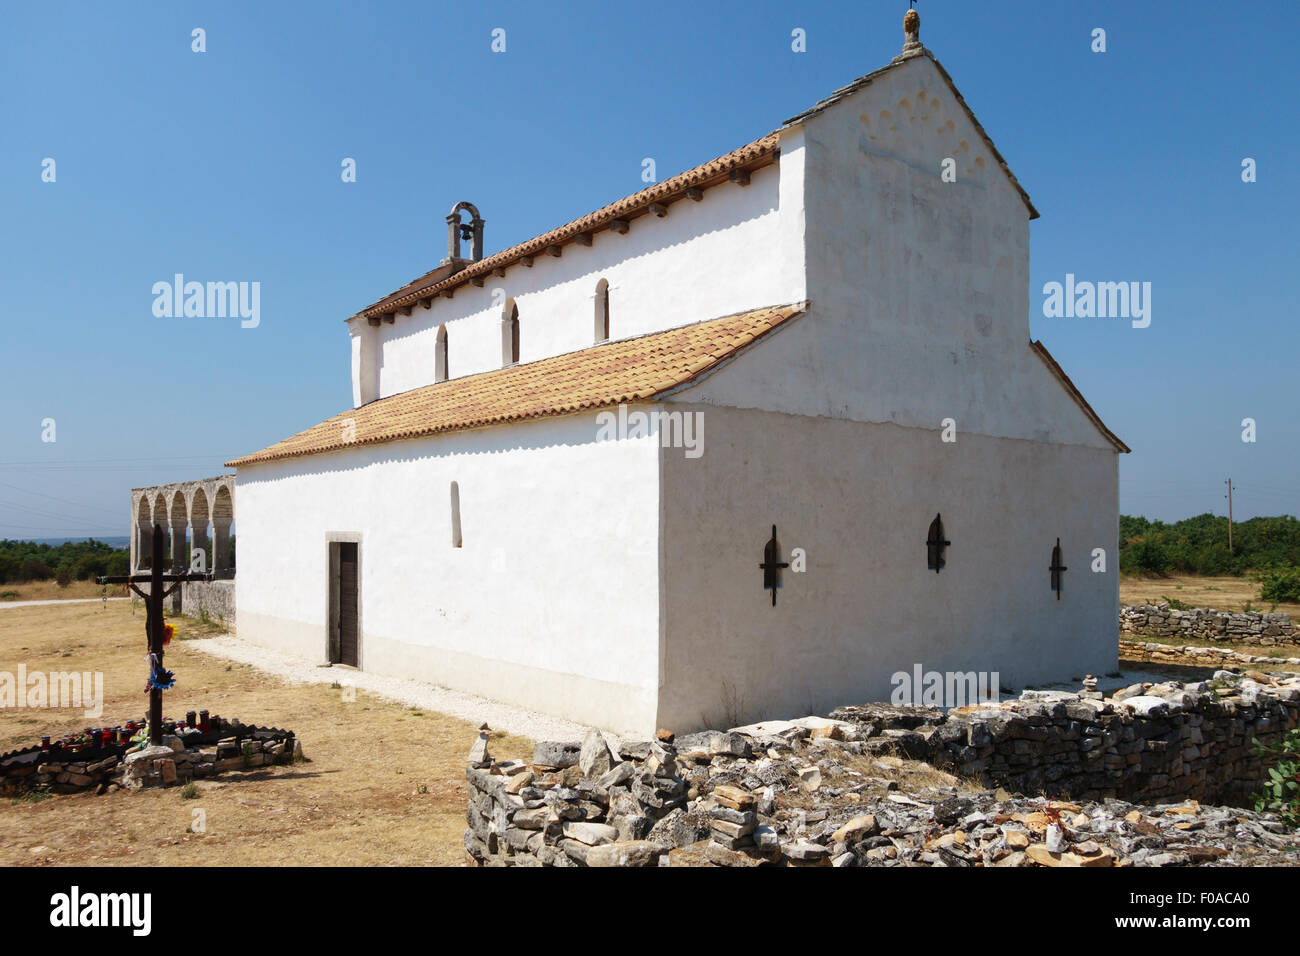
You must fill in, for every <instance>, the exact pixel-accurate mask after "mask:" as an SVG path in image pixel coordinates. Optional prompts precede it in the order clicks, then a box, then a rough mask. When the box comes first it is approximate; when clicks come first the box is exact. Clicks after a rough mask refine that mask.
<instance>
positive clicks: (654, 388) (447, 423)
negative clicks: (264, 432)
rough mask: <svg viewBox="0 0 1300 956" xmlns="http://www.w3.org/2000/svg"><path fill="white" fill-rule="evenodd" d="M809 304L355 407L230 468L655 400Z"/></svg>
mask: <svg viewBox="0 0 1300 956" xmlns="http://www.w3.org/2000/svg"><path fill="white" fill-rule="evenodd" d="M807 306H808V303H806V302H802V303H796V304H792V305H785V306H768V307H766V308H762V309H756V310H753V311H750V312H741V313H738V314H736V315H729V316H726V317H724V318H720V319H710V320H709V321H707V322H698V323H696V324H694V325H685V326H681V327H679V328H675V329H668V330H667V331H664V332H653V333H651V334H649V335H642V336H638V337H637V338H632V339H622V340H619V341H615V342H605V343H602V344H600V345H595V346H592V347H591V348H587V349H582V350H581V351H578V352H569V353H567V354H565V355H556V356H552V357H550V358H544V359H539V360H538V361H536V362H528V363H527V364H524V365H512V366H510V367H508V368H503V369H497V370H495V371H491V372H482V373H480V374H478V375H467V376H465V377H463V378H454V379H449V380H448V381H445V382H439V383H437V384H436V385H426V386H424V387H423V388H417V389H412V390H411V391H409V392H402V393H401V394H398V395H390V396H388V397H387V398H381V399H379V400H377V401H374V402H371V403H369V404H368V405H363V406H361V407H360V408H351V409H348V410H347V411H346V412H342V413H340V414H338V415H335V416H334V417H333V418H330V419H327V420H326V421H323V422H321V423H320V424H319V425H315V426H313V427H311V428H309V429H307V430H306V431H304V432H299V433H298V434H297V435H294V436H292V437H290V438H286V439H285V440H284V441H280V442H276V443H275V444H274V445H270V446H268V447H266V448H263V449H262V450H261V451H259V452H254V453H253V454H251V455H245V456H244V457H243V458H236V459H235V460H234V461H228V462H226V466H227V467H233V468H239V467H242V466H244V465H252V464H256V463H258V462H266V461H276V460H278V459H282V458H297V457H301V456H303V455H316V454H320V453H322V452H328V451H337V450H340V449H343V448H352V447H355V446H357V445H374V444H379V443H381V442H392V441H403V440H406V439H411V438H423V437H425V436H427V435H437V434H440V433H442V432H451V431H459V430H462V429H468V428H481V427H484V426H487V425H500V424H504V423H506V422H517V421H524V420H526V419H533V418H546V417H550V416H555V415H566V414H570V413H572V412H578V411H583V410H587V409H594V408H601V407H604V406H609V405H618V404H619V403H622V402H640V401H649V400H652V399H654V398H655V397H656V396H658V395H661V394H662V393H664V392H667V391H669V390H671V389H674V388H677V387H679V386H681V385H684V384H686V383H687V382H690V381H691V380H693V379H695V378H696V377H698V376H700V375H702V374H704V373H705V372H707V371H709V370H710V369H713V368H715V367H717V366H718V365H719V364H721V363H722V362H725V361H726V360H728V359H730V358H731V357H732V356H734V355H736V354H737V353H738V352H740V351H741V350H742V349H744V348H745V347H746V346H747V345H749V344H751V343H752V342H754V341H756V340H757V339H760V338H762V337H763V336H764V335H766V334H767V333H769V332H771V331H772V330H773V329H775V328H776V327H777V326H779V325H781V323H783V322H786V321H788V320H789V319H790V318H792V317H793V316H795V315H797V314H799V313H800V312H803V311H804V310H805V309H806V308H807Z"/></svg>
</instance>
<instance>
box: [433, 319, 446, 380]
mask: <svg viewBox="0 0 1300 956" xmlns="http://www.w3.org/2000/svg"><path fill="white" fill-rule="evenodd" d="M447 378H448V374H447V326H445V325H440V326H438V338H437V342H436V344H435V346H434V359H433V380H434V381H435V382H445V381H447Z"/></svg>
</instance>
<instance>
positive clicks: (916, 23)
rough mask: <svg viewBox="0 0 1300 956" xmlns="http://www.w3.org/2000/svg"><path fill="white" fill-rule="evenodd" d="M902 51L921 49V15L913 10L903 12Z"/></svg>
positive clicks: (909, 51) (910, 51) (908, 51)
mask: <svg viewBox="0 0 1300 956" xmlns="http://www.w3.org/2000/svg"><path fill="white" fill-rule="evenodd" d="M903 36H904V42H903V52H904V53H912V52H914V51H918V50H920V49H921V15H920V14H919V13H917V12H916V11H915V10H908V11H907V13H905V14H903Z"/></svg>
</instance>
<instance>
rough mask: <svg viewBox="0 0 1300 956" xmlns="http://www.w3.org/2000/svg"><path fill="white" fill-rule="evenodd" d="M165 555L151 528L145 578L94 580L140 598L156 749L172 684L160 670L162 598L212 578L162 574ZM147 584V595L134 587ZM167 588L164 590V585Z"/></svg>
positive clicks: (164, 633)
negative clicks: (188, 584) (185, 585)
mask: <svg viewBox="0 0 1300 956" xmlns="http://www.w3.org/2000/svg"><path fill="white" fill-rule="evenodd" d="M164 560H165V551H164V547H163V529H162V525H161V524H155V525H154V526H153V561H152V563H151V566H150V568H149V573H148V574H116V575H109V576H104V577H100V578H96V581H97V583H99V584H129V585H130V586H131V590H132V591H134V592H135V593H136V594H138V595H140V596H141V597H142V598H144V606H145V625H144V626H145V630H146V632H147V633H148V635H149V682H148V684H147V685H146V687H145V689H146V690H147V691H148V692H149V744H150V746H157V745H159V744H161V743H162V732H163V726H162V724H163V710H162V692H163V691H164V690H168V689H170V688H171V687H172V685H173V684H175V682H176V681H175V677H174V676H173V675H172V672H171V671H168V670H164V669H163V666H162V663H163V646H164V645H166V644H167V643H169V641H170V639H171V633H170V632H171V625H170V624H165V623H164V622H163V598H165V597H167V595H169V594H171V593H172V592H173V591H175V590H176V589H177V588H178V587H180V586H181V582H182V581H211V580H212V578H213V575H212V574H210V573H208V574H204V573H196V572H192V571H186V572H179V573H166V572H164V571H163V561H164ZM145 581H148V582H149V592H148V593H147V594H146V593H145V592H144V591H142V590H140V588H139V587H137V584H143V583H144V582H145ZM167 584H170V585H171V587H168V588H165V589H164V585H167Z"/></svg>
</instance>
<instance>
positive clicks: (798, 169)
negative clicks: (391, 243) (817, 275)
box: [353, 130, 804, 404]
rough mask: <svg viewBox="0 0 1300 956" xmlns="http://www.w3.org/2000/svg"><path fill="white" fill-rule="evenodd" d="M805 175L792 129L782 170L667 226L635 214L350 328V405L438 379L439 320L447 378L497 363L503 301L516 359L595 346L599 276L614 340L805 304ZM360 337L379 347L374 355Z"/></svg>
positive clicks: (683, 207) (686, 205) (713, 192)
mask: <svg viewBox="0 0 1300 956" xmlns="http://www.w3.org/2000/svg"><path fill="white" fill-rule="evenodd" d="M802 169H803V151H802V133H801V132H800V131H798V130H793V131H791V132H790V133H788V134H787V135H786V136H785V137H784V138H783V140H782V144H781V156H780V160H779V165H778V164H774V165H771V166H767V167H765V168H763V169H760V170H757V171H756V172H754V174H753V176H752V178H751V182H750V185H748V186H744V187H742V186H737V185H734V184H730V183H727V184H722V185H718V186H714V187H712V188H710V189H706V190H705V191H704V198H703V200H701V201H700V202H694V201H691V200H685V199H684V200H680V201H677V202H674V203H672V204H671V205H670V206H669V207H668V208H669V212H668V215H667V216H665V217H664V218H662V219H659V218H656V217H654V216H648V215H647V216H641V217H638V218H637V219H635V220H634V221H633V223H632V227H631V229H630V230H629V232H628V233H627V234H626V235H619V234H618V233H614V232H610V231H608V230H601V231H597V232H596V233H595V235H594V238H593V241H592V244H591V246H589V247H587V246H581V245H578V244H576V243H570V244H568V245H565V246H564V253H563V255H562V256H560V257H559V258H553V257H550V256H545V255H540V256H537V257H536V259H535V260H534V264H533V266H532V267H531V268H528V267H525V266H524V265H522V264H518V265H513V266H511V267H509V269H508V270H507V272H506V275H505V276H504V277H497V276H488V277H486V280H485V283H484V285H483V286H482V287H481V288H478V287H475V286H472V285H465V286H462V287H460V288H458V289H457V290H456V294H455V296H454V297H453V298H451V299H448V298H446V297H440V298H437V299H434V300H433V302H432V303H431V305H430V306H429V307H428V308H419V307H417V308H416V309H414V310H413V311H412V313H411V315H409V316H403V315H401V314H400V313H399V314H398V315H397V317H396V319H395V321H394V322H393V323H391V324H388V323H384V324H381V325H380V326H378V327H370V326H368V325H366V324H365V323H364V322H362V323H360V326H358V327H356V328H354V330H353V340H354V343H357V344H354V348H353V391H354V401H355V402H357V403H358V404H360V403H362V402H364V401H369V400H372V399H373V398H374V397H381V398H382V397H385V396H388V395H393V394H396V393H398V392H404V391H408V390H410V389H413V388H418V387H420V386H423V385H428V384H431V383H432V382H433V381H434V356H435V339H436V335H437V330H438V328H439V326H441V325H443V324H445V325H446V326H447V341H448V353H449V374H450V376H451V377H452V378H456V377H459V376H462V375H470V374H474V373H477V372H485V371H489V370H491V369H496V368H500V367H501V319H502V312H503V304H504V303H505V301H506V300H508V299H514V301H515V304H516V305H517V306H518V308H519V324H520V336H519V338H520V361H521V362H530V361H534V360H536V359H539V358H544V357H546V356H551V355H559V354H563V353H565V352H571V351H574V350H577V349H582V348H587V347H588V346H590V345H592V344H593V342H594V335H593V331H594V311H595V293H596V284H597V282H599V281H600V280H601V279H605V280H607V281H608V282H609V302H610V338H613V339H620V338H628V337H631V336H635V335H641V334H644V333H647V332H654V331H659V330H662V329H668V328H673V327H675V326H679V325H686V324H688V323H691V322H699V321H703V320H705V319H711V318H717V317H719V316H723V315H730V314H732V313H735V312H741V311H744V310H746V309H751V308H761V307H763V306H769V305H778V304H785V303H788V302H796V301H800V300H802V299H803V298H804V269H803V209H802V203H803V183H802ZM485 212H486V209H485ZM353 324H354V325H356V323H355V322H354V323H353ZM361 342H367V343H370V342H373V353H372V352H371V351H370V349H369V347H362V345H361V344H360V343H361ZM372 356H373V357H372ZM371 375H373V385H371V384H369V383H370V382H371V381H372V380H371V379H370V378H369V376H371Z"/></svg>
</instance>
